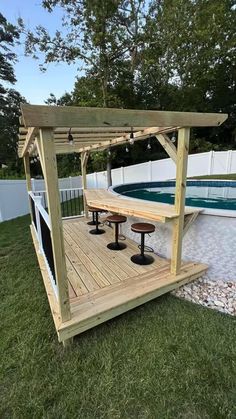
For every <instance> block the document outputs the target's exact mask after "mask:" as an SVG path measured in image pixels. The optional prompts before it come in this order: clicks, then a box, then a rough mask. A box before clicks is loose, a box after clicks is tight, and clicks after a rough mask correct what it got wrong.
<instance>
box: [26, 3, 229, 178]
mask: <svg viewBox="0 0 236 419" xmlns="http://www.w3.org/2000/svg"><path fill="white" fill-rule="evenodd" d="M42 6H43V7H44V8H45V9H46V10H47V11H48V12H49V13H54V10H55V8H56V7H60V8H61V9H62V10H63V12H64V17H63V20H62V22H59V24H58V30H56V31H55V33H54V34H51V33H49V31H48V30H47V29H46V28H44V27H43V26H42V25H38V26H37V27H36V28H35V29H32V30H28V29H27V28H26V26H25V24H24V22H23V21H22V20H20V21H19V28H20V30H21V32H22V33H23V34H24V36H25V53H26V54H28V55H31V56H33V57H38V56H40V57H42V56H43V61H42V62H40V65H41V68H42V70H45V64H48V63H51V62H60V61H64V62H66V63H68V64H70V63H77V65H78V76H77V78H76V80H75V85H74V88H73V91H72V92H70V93H66V94H65V95H63V96H62V97H61V98H56V97H55V96H54V95H53V94H52V95H51V96H50V97H49V98H48V99H47V101H46V103H48V104H51V105H77V106H107V107H123V108H142V109H160V110H177V111H200V112H211V111H212V112H226V113H228V114H229V119H228V121H227V123H226V124H224V125H223V126H222V127H219V128H213V129H210V128H207V129H198V130H193V131H192V141H191V146H192V150H193V151H194V152H197V151H205V150H209V149H229V148H235V147H236V130H235V123H236V31H235V27H236V4H235V1H234V0H215V1H214V2H211V1H205V0H93V1H91V0H43V1H42ZM152 145H153V147H152V151H151V152H150V157H149V158H150V159H154V158H158V157H159V158H161V157H164V154H163V152H162V150H161V149H160V148H159V146H158V145H157V143H156V142H155V141H152ZM145 148H146V145H145V143H143V144H137V145H135V147H133V148H131V147H130V152H129V153H125V152H124V147H123V148H122V147H121V148H117V149H115V150H114V151H113V152H112V159H113V164H116V165H121V164H130V163H136V162H140V161H143V160H144V159H147V156H146V154H145V153H144V150H145ZM109 159H110V158H109ZM61 161H62V162H63V159H62V160H61ZM64 161H65V160H64ZM73 161H74V160H73ZM106 161H107V155H106V153H102V154H101V153H96V154H94V156H93V158H92V159H91V161H90V165H91V170H94V169H96V170H100V169H101V168H104V167H105V164H106ZM70 163H71V162H70ZM68 165H69V163H68ZM61 167H63V164H62V165H61Z"/></svg>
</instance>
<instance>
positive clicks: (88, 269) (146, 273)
mask: <svg viewBox="0 0 236 419" xmlns="http://www.w3.org/2000/svg"><path fill="white" fill-rule="evenodd" d="M63 226H64V241H65V252H66V261H67V272H68V280H69V284H70V301H71V313H72V318H71V320H69V321H68V322H66V323H63V324H61V326H60V327H59V329H58V335H59V339H60V340H65V339H68V338H69V337H72V336H74V335H76V334H79V333H81V332H83V331H85V330H87V329H89V328H91V327H93V326H96V325H98V324H100V323H102V322H104V321H106V320H108V319H110V318H112V317H115V316H117V315H119V314H121V313H123V312H125V311H128V310H130V309H132V308H134V307H136V306H138V305H140V304H143V303H144V302H146V301H149V300H151V299H153V298H155V297H157V296H159V295H161V294H164V293H166V292H168V291H170V290H172V289H174V288H176V287H178V286H180V285H182V284H184V283H186V282H188V281H191V280H193V279H195V278H197V277H199V276H200V275H202V273H203V272H205V270H206V269H207V266H206V265H203V264H194V263H188V264H183V267H182V269H181V272H180V274H179V275H177V276H174V275H171V274H170V261H169V260H167V259H164V258H160V257H158V256H157V255H154V258H155V262H154V263H153V264H152V265H148V266H138V265H135V264H134V263H132V262H131V260H130V257H131V256H132V255H133V254H135V253H138V252H139V250H138V246H137V244H136V243H135V242H133V241H132V240H130V239H126V241H125V242H126V244H127V248H126V249H124V250H122V251H119V252H115V251H111V250H109V249H107V247H106V245H107V243H109V242H110V241H113V239H114V237H113V230H112V229H111V228H110V227H108V226H103V227H102V228H103V229H105V230H106V233H105V234H103V235H99V236H94V235H91V234H89V229H91V226H88V225H87V222H86V220H84V219H82V218H80V219H74V220H73V219H71V220H67V221H64V222H63Z"/></svg>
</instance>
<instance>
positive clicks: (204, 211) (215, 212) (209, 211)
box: [108, 179, 236, 218]
mask: <svg viewBox="0 0 236 419" xmlns="http://www.w3.org/2000/svg"><path fill="white" fill-rule="evenodd" d="M173 181H174V179H166V180H160V181H158V180H156V181H146V182H129V183H121V184H118V185H115V186H110V187H109V188H108V191H110V192H111V193H113V194H114V195H118V196H119V197H122V198H123V199H132V200H136V199H139V200H140V201H144V202H150V201H148V200H147V199H140V198H132V197H130V196H124V195H122V194H121V193H118V192H116V191H114V188H118V187H120V186H125V185H135V184H137V185H140V184H142V183H145V184H146V183H154V182H156V183H157V182H158V183H160V182H163V183H164V182H173ZM210 181H211V182H227V183H231V182H233V183H235V184H236V181H235V180H227V179H225V180H224V179H209V180H208V179H187V182H210ZM210 186H211V185H210ZM158 203H159V204H161V202H158ZM186 208H189V207H188V206H186ZM194 208H196V209H198V210H199V211H200V212H201V215H212V216H218V217H228V218H236V211H234V210H223V209H218V208H202V207H194Z"/></svg>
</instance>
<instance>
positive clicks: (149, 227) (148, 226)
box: [131, 223, 155, 234]
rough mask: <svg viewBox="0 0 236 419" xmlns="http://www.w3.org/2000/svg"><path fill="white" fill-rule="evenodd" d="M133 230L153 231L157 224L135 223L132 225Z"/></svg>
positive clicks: (140, 231)
mask: <svg viewBox="0 0 236 419" xmlns="http://www.w3.org/2000/svg"><path fill="white" fill-rule="evenodd" d="M131 230H132V231H134V232H135V233H145V234H146V233H153V232H154V231H155V226H154V225H153V224H150V223H135V224H132V225H131Z"/></svg>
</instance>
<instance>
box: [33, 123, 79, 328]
mask: <svg viewBox="0 0 236 419" xmlns="http://www.w3.org/2000/svg"><path fill="white" fill-rule="evenodd" d="M39 141H40V149H41V154H42V160H43V169H44V181H45V186H46V193H47V202H48V211H49V217H50V223H51V240H52V249H53V258H54V265H55V274H56V279H57V287H58V302H59V309H60V315H61V320H62V322H65V321H67V320H69V319H70V317H71V313H70V303H69V292H68V281H67V271H66V260H65V249H64V241H63V230H62V228H63V226H62V219H61V205H60V196H59V189H58V174H57V161H56V154H55V146H54V138H53V130H52V129H51V128H44V129H40V140H39Z"/></svg>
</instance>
